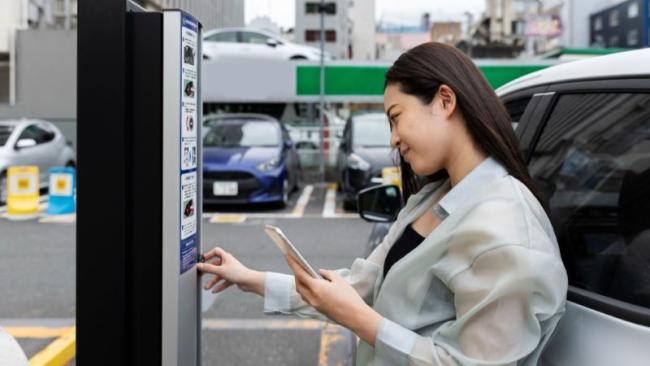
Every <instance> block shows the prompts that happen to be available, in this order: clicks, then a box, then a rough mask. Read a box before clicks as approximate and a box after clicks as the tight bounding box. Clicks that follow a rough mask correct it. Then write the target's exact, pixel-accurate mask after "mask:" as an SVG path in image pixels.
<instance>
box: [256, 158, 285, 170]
mask: <svg viewBox="0 0 650 366" xmlns="http://www.w3.org/2000/svg"><path fill="white" fill-rule="evenodd" d="M279 165H280V159H278V158H273V159H271V160H269V161H265V162H263V163H262V164H259V165H258V166H257V167H256V168H257V170H259V171H261V172H268V171H269V170H273V169H275V168H277V167H278V166H279Z"/></svg>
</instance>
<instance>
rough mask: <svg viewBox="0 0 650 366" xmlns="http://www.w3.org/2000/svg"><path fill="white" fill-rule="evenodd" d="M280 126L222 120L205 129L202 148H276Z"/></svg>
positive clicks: (267, 123) (261, 122)
mask: <svg viewBox="0 0 650 366" xmlns="http://www.w3.org/2000/svg"><path fill="white" fill-rule="evenodd" d="M280 136H281V132H280V125H279V124H278V123H277V122H273V121H263V120H256V121H251V120H241V119H224V120H217V121H215V122H213V123H211V124H210V125H208V127H207V132H206V134H205V136H204V137H203V146H204V147H253V146H278V145H279V144H280Z"/></svg>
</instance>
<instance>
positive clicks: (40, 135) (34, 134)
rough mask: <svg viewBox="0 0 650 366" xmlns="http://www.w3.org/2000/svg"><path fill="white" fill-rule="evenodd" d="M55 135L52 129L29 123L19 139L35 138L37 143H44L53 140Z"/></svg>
mask: <svg viewBox="0 0 650 366" xmlns="http://www.w3.org/2000/svg"><path fill="white" fill-rule="evenodd" d="M54 137H55V135H54V132H52V131H47V130H45V129H43V128H40V127H38V126H37V125H29V126H27V127H26V128H25V129H24V130H23V132H22V133H21V134H20V137H19V138H18V139H19V140H22V139H33V140H34V141H36V143H37V144H44V143H46V142H49V141H52V140H53V139H54Z"/></svg>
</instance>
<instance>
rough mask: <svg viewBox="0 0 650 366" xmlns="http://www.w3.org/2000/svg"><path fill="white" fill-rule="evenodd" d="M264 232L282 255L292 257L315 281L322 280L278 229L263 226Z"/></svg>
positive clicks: (271, 226)
mask: <svg viewBox="0 0 650 366" xmlns="http://www.w3.org/2000/svg"><path fill="white" fill-rule="evenodd" d="M264 231H265V232H266V235H268V236H269V237H270V238H271V240H273V242H274V243H275V245H277V246H278V248H280V251H282V253H284V254H285V255H290V256H292V257H293V258H294V259H295V260H296V261H298V263H300V265H301V266H302V268H304V269H305V271H307V273H309V275H310V276H312V277H313V278H317V279H323V277H321V275H320V274H319V273H318V272H316V271H314V268H313V267H312V266H311V265H309V263H308V262H307V260H306V259H305V258H304V257H303V256H302V254H300V252H299V251H298V249H296V247H294V246H293V244H291V242H290V241H289V239H288V238H287V237H286V235H284V233H283V232H282V230H280V228H278V227H277V226H273V225H265V226H264Z"/></svg>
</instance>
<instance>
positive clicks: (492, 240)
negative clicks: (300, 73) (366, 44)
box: [199, 43, 567, 365]
mask: <svg viewBox="0 0 650 366" xmlns="http://www.w3.org/2000/svg"><path fill="white" fill-rule="evenodd" d="M384 109H385V111H386V114H387V115H388V117H389V121H390V127H391V144H392V145H393V146H394V147H395V148H397V149H399V153H400V165H401V171H402V180H403V188H404V196H405V198H406V199H407V203H406V205H405V207H404V208H403V209H402V211H401V212H400V214H399V216H398V218H397V221H396V222H395V223H394V224H393V226H392V227H391V229H390V231H389V233H388V235H387V236H386V238H385V239H384V241H383V242H382V243H381V244H380V245H379V246H378V247H377V248H376V249H375V250H374V251H373V252H372V254H370V256H369V257H368V258H367V259H357V260H355V261H354V263H353V264H352V267H351V268H350V269H344V270H338V271H329V270H321V271H320V272H321V274H322V276H323V277H324V278H325V279H326V280H316V279H313V278H311V277H309V275H307V273H306V272H305V271H304V270H303V269H302V268H301V267H300V266H299V265H298V264H297V263H296V262H295V261H294V260H292V259H291V258H290V257H287V261H288V262H289V265H290V267H291V269H292V270H293V272H294V275H295V276H288V275H282V274H278V273H270V272H269V273H261V272H256V271H253V270H250V269H248V268H247V267H245V266H244V265H242V264H241V263H240V262H238V261H237V260H236V259H235V257H233V256H232V255H231V254H229V253H227V252H225V251H223V250H222V249H219V248H215V249H214V250H212V251H210V252H209V253H207V254H206V259H208V260H210V261H212V262H213V263H212V264H208V263H205V264H201V265H200V266H199V270H201V271H203V272H209V273H213V274H215V277H214V278H212V279H211V280H210V281H209V283H208V285H207V286H206V288H213V292H220V291H223V290H224V289H225V288H227V287H228V286H230V285H232V284H236V285H237V286H238V287H239V288H240V289H242V290H244V291H249V292H254V293H257V294H259V295H262V296H265V301H264V307H265V312H269V313H273V312H282V313H294V314H298V315H304V316H311V317H319V316H321V317H326V318H329V319H330V320H332V321H335V322H337V323H339V324H341V325H343V326H345V327H347V328H349V329H350V330H352V331H353V332H354V333H356V335H357V336H358V337H359V338H360V342H359V346H358V349H357V365H510V364H523V365H535V364H537V362H538V360H539V358H540V353H541V352H542V349H543V348H544V346H545V344H546V343H547V341H548V339H549V337H550V336H551V334H552V332H553V330H554V329H555V326H556V325H557V322H558V320H559V319H560V316H561V315H562V313H563V311H564V306H565V301H566V291H567V276H566V271H565V269H564V267H563V265H562V261H561V258H560V254H559V250H558V247H557V242H556V239H555V236H554V234H553V228H552V226H551V224H550V222H549V220H548V217H547V215H546V213H545V210H544V208H543V205H542V204H541V203H540V202H541V198H540V196H539V194H538V193H537V190H536V189H535V188H534V187H533V183H532V180H531V178H530V176H529V174H528V172H527V170H526V166H525V164H524V162H523V159H522V157H521V155H520V152H519V150H518V145H517V141H516V138H515V135H514V133H513V131H512V127H511V124H510V119H509V116H508V114H507V112H506V111H505V109H504V107H503V105H502V104H501V102H500V101H499V99H498V97H497V96H496V94H495V93H494V91H493V90H492V89H491V88H490V86H489V85H488V83H487V82H486V80H485V79H484V78H483V76H482V75H481V73H480V71H479V70H478V69H477V68H476V66H475V65H474V64H473V63H472V61H471V60H470V59H469V58H467V57H466V56H465V55H463V54H462V53H461V52H459V51H458V50H456V49H454V48H452V47H449V46H445V45H443V44H439V43H427V44H423V45H421V46H418V47H415V48H413V49H412V50H410V51H408V52H406V53H404V54H403V55H402V56H400V58H399V59H398V60H397V61H396V62H395V64H394V65H393V66H392V67H391V68H390V69H389V70H388V72H387V73H386V84H385V89H384ZM217 283H219V284H218V285H217Z"/></svg>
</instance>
